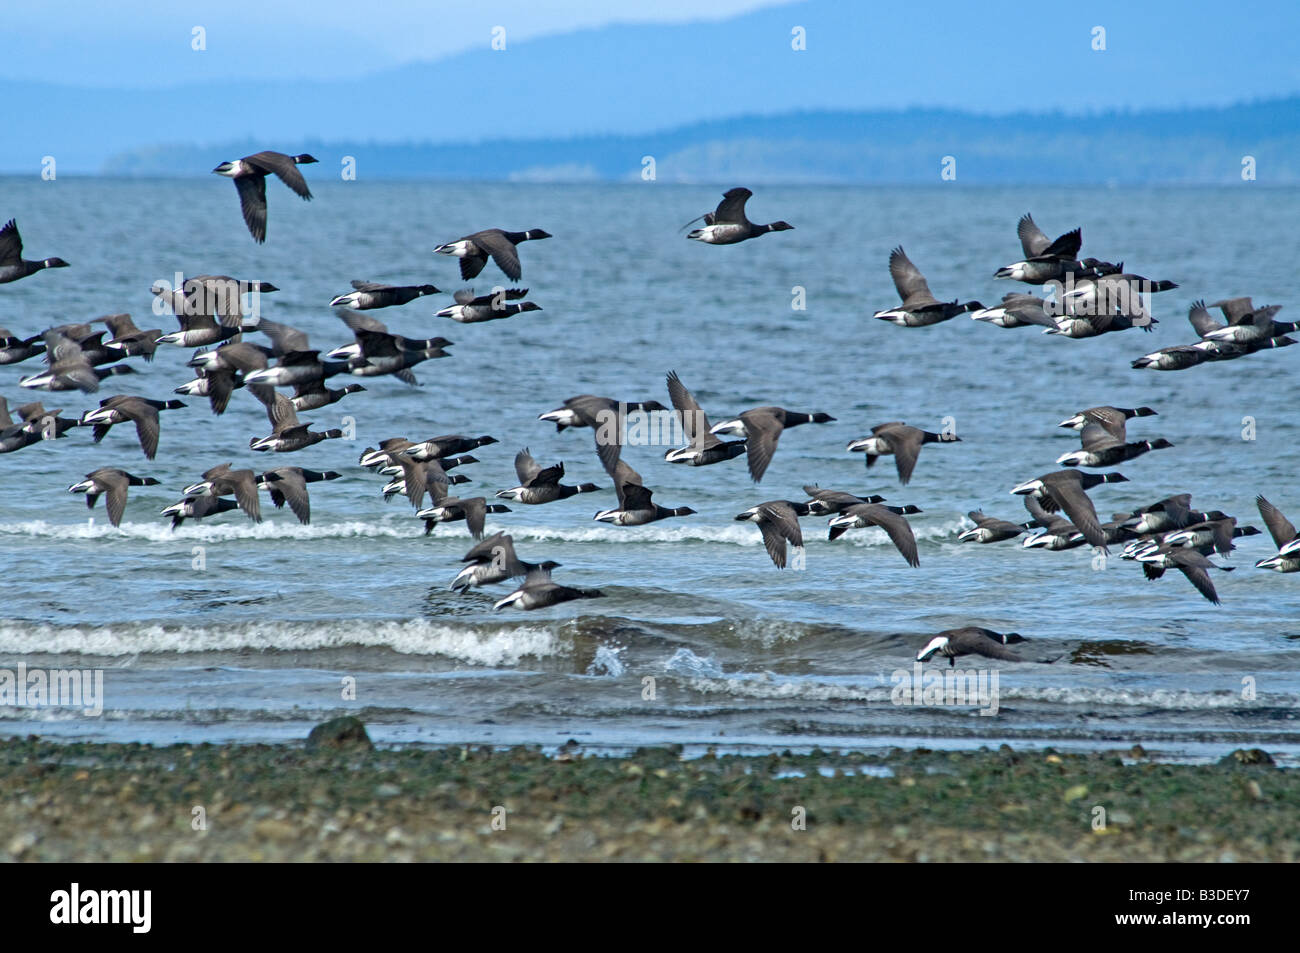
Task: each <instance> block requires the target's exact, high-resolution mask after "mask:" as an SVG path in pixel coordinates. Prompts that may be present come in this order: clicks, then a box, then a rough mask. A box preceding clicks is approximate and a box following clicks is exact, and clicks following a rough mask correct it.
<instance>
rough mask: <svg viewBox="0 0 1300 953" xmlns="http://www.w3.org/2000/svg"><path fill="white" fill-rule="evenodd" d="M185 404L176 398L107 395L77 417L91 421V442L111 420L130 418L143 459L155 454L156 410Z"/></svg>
mask: <svg viewBox="0 0 1300 953" xmlns="http://www.w3.org/2000/svg"><path fill="white" fill-rule="evenodd" d="M184 406H185V405H184V404H183V403H181V402H180V401H179V400H150V399H149V398H147V397H131V396H127V395H121V396H117V397H109V398H108V399H106V400H101V401H100V402H99V408H98V409H97V410H88V411H86V413H85V414H84V415H83V416H82V418H81V423H82V425H83V426H84V425H86V424H94V425H95V429H94V430H93V431H92V433H93V435H94V441H95V443H99V442H100V441H101V440H103V439H104V437H105V436H106V435H107V434H108V432H109V430H111V429H112V428H113V425H114V424H124V423H126V422H127V421H131V422H133V423H134V424H135V433H136V436H137V437H138V438H139V440H140V449H142V450H143V451H144V455H145V457H146V458H147V459H149V460H152V459H153V458H154V457H155V456H157V455H158V434H159V430H160V426H159V422H158V412H159V411H160V410H179V409H180V408H182V407H184Z"/></svg>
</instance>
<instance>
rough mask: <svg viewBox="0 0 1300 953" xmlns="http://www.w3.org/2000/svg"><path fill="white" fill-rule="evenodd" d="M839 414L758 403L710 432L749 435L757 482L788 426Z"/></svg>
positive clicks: (751, 466)
mask: <svg viewBox="0 0 1300 953" xmlns="http://www.w3.org/2000/svg"><path fill="white" fill-rule="evenodd" d="M834 420H835V418H834V417H832V416H831V415H830V414H823V413H814V414H801V413H797V412H795V411H793V410H786V409H785V408H783V407H755V408H754V409H753V410H747V411H745V412H744V413H742V414H741V415H740V416H739V417H736V418H734V419H732V420H724V421H723V422H722V423H720V424H715V425H714V426H713V427H711V428H710V429H709V433H712V434H719V433H731V434H737V435H739V436H743V437H744V438H745V451H746V453H747V455H748V461H749V475H750V477H751V478H752V479H753V481H754V482H755V483H758V482H759V481H760V480H762V479H763V474H764V473H766V472H767V467H768V464H770V463H771V462H772V455H773V454H774V453H776V444H777V441H778V440H780V439H781V433H782V431H784V430H785V429H786V428H788V427H798V426H799V425H800V424H828V423H831V422H832V421H834Z"/></svg>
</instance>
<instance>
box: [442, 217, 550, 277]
mask: <svg viewBox="0 0 1300 953" xmlns="http://www.w3.org/2000/svg"><path fill="white" fill-rule="evenodd" d="M550 237H551V233H550V232H546V231H542V229H540V228H530V229H528V231H526V232H504V231H502V230H501V229H499V228H489V229H485V230H484V231H481V232H475V233H474V234H473V235H466V236H465V237H464V238H458V239H457V240H456V241H454V242H446V243H444V244H442V245H439V246H438V247H437V248H435V249H434V252H435V253H437V254H439V255H452V256H454V257H456V258H459V259H460V277H461V278H462V279H463V280H465V281H469V280H470V279H471V278H476V277H478V273H479V272H481V271H482V270H483V268H484V266H485V265H487V260H488V257H489V256H490V257H491V258H492V260H493V261H494V262H496V265H497V267H498V268H500V269H501V270H502V271H504V272H505V273H506V277H507V278H509V279H510V280H511V281H518V280H519V279H520V278H521V277H522V276H523V269H522V268H521V267H520V265H519V249H518V248H517V247H516V246H518V245H519V243H520V242H535V241H540V240H541V239H543V238H550Z"/></svg>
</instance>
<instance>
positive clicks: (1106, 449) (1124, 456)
mask: <svg viewBox="0 0 1300 953" xmlns="http://www.w3.org/2000/svg"><path fill="white" fill-rule="evenodd" d="M1124 437H1125V433H1124V423H1123V421H1120V422H1119V423H1118V424H1115V423H1112V424H1110V425H1107V424H1102V423H1097V422H1091V421H1090V422H1089V423H1086V424H1084V425H1083V429H1082V430H1080V431H1079V442H1080V444H1081V445H1082V447H1083V449H1082V450H1074V451H1072V452H1070V453H1063V454H1061V455H1060V456H1059V457H1057V458H1056V462H1057V463H1059V464H1061V466H1065V467H1094V468H1095V467H1113V466H1116V465H1118V464H1120V463H1123V462H1124V461H1125V460H1132V459H1133V458H1134V457H1140V456H1142V454H1144V453H1147V452H1149V451H1151V450H1166V449H1168V448H1170V447H1172V446H1173V444H1172V443H1170V442H1169V441H1168V440H1165V439H1164V438H1163V437H1160V438H1158V439H1156V440H1139V441H1136V442H1134V443H1125V442H1124Z"/></svg>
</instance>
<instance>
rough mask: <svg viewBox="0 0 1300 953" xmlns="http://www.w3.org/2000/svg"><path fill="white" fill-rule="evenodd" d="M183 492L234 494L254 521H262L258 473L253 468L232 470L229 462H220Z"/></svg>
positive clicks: (192, 494) (240, 506) (214, 494)
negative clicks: (199, 480) (258, 496)
mask: <svg viewBox="0 0 1300 953" xmlns="http://www.w3.org/2000/svg"><path fill="white" fill-rule="evenodd" d="M183 492H184V493H185V495H186V496H234V498H235V502H236V503H237V504H238V505H239V508H240V509H241V510H243V511H244V513H245V514H246V515H247V516H248V518H249V519H251V520H252V521H253V522H254V523H260V522H262V503H261V501H260V500H259V499H258V498H257V474H256V473H254V472H253V471H252V470H232V469H230V464H229V463H222V464H218V465H217V466H215V467H213V468H212V469H210V470H207V471H206V472H204V474H203V478H202V480H201V482H199V483H195V484H193V485H191V486H187V487H186V488H185V489H184V491H183Z"/></svg>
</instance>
